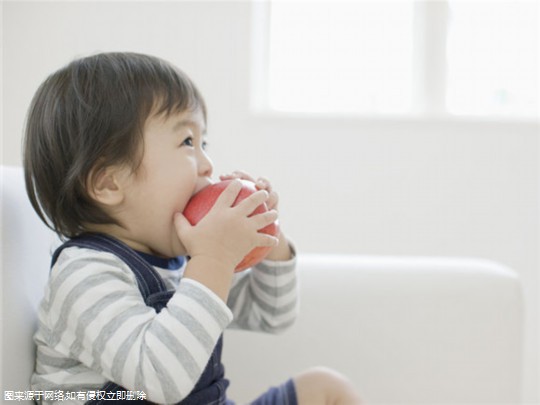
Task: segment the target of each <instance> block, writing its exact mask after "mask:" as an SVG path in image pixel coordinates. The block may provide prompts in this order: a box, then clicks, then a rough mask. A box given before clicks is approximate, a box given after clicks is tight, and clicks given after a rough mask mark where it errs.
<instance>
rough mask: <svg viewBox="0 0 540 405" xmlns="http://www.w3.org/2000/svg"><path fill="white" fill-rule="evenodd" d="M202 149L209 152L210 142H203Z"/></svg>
mask: <svg viewBox="0 0 540 405" xmlns="http://www.w3.org/2000/svg"><path fill="white" fill-rule="evenodd" d="M201 147H202V149H203V150H207V149H208V142H206V141H202V145H201Z"/></svg>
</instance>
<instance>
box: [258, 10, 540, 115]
mask: <svg viewBox="0 0 540 405" xmlns="http://www.w3.org/2000/svg"><path fill="white" fill-rule="evenodd" d="M254 7H256V8H257V7H259V8H260V7H266V8H265V12H264V13H265V14H264V16H265V17H266V25H264V24H262V25H261V24H260V23H261V21H263V20H264V19H263V18H262V16H263V14H259V17H258V21H256V22H255V23H256V26H258V27H259V28H260V27H261V26H262V27H265V29H266V30H265V31H264V35H262V36H260V37H259V38H262V37H264V36H266V37H267V38H266V40H267V42H266V46H265V47H263V49H264V50H265V52H266V55H264V57H262V55H261V54H259V56H260V57H262V60H264V61H265V62H264V64H261V63H260V62H259V63H260V66H261V69H262V76H258V77H256V79H257V81H258V83H257V84H258V85H259V86H260V82H261V79H262V82H263V83H265V88H264V89H261V88H259V90H261V91H260V92H259V95H261V94H262V95H263V98H264V100H262V104H263V106H264V107H265V108H270V109H272V110H274V111H283V112H295V113H328V114H343V113H345V114H392V115H395V114H407V115H409V114H457V115H505V116H514V117H515V116H518V117H532V116H535V115H536V114H537V111H538V94H537V93H538V57H537V50H538V6H537V4H536V2H534V1H515V2H510V1H501V2H485V1H478V2H476V1H467V2H465V1H459V0H457V1H452V0H448V1H422V2H418V1H356V2H352V1H335V2H332V1H319V2H312V1H309V2H303V1H293V2H288V1H272V2H270V3H269V4H268V3H264V2H255V3H254ZM259 13H260V11H259ZM263 22H264V21H263ZM263 30H264V29H263ZM259 32H261V31H259ZM260 52H261V51H260ZM259 73H260V72H259Z"/></svg>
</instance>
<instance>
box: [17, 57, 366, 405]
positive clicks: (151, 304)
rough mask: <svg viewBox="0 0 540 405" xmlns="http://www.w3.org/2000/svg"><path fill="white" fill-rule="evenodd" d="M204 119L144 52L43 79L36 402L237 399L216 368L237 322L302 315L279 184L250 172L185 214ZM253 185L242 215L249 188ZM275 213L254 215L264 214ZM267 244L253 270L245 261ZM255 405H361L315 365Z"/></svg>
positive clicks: (188, 86)
mask: <svg viewBox="0 0 540 405" xmlns="http://www.w3.org/2000/svg"><path fill="white" fill-rule="evenodd" d="M206 115H207V110H206V106H205V102H204V100H203V97H202V96H201V94H200V93H199V91H198V90H197V88H196V87H195V85H194V84H193V83H192V81H191V80H190V79H189V78H188V77H187V76H186V75H185V74H184V73H183V72H181V71H180V70H179V69H177V68H175V67H173V66H171V65H170V64H169V63H167V62H165V61H163V60H161V59H158V58H155V57H152V56H147V55H142V54H135V53H103V54H98V55H94V56H90V57H86V58H82V59H79V60H75V61H73V62H72V63H70V64H69V65H67V66H66V67H64V68H62V69H60V70H59V71H57V72H55V73H54V74H52V75H51V76H50V77H48V78H47V79H46V80H45V82H44V83H43V84H42V85H41V87H40V88H39V90H38V91H37V93H36V95H35V97H34V99H33V101H32V104H31V107H30V110H29V114H28V120H27V126H26V134H25V144H24V169H25V179H26V186H27V191H28V194H29V197H30V200H31V202H32V205H33V206H34V209H35V210H36V211H37V213H38V215H39V216H40V217H41V219H42V220H43V221H44V222H45V223H46V224H47V225H48V226H49V227H50V228H52V229H53V230H54V231H55V232H56V233H57V234H58V235H59V236H60V237H61V238H62V239H63V241H64V243H63V244H62V245H61V246H60V247H59V248H58V249H57V250H56V251H55V252H54V254H53V260H52V264H51V272H50V277H49V281H48V284H47V287H46V291H45V296H44V299H43V301H42V303H41V306H40V310H39V325H38V330H37V332H36V335H35V342H36V344H37V360H36V367H35V372H34V374H33V376H32V381H31V383H32V389H33V390H34V391H35V392H40V393H42V395H40V396H39V397H38V402H39V403H41V404H53V403H56V402H58V403H65V401H64V400H66V399H68V400H69V403H74V404H85V403H88V404H98V403H101V402H104V401H107V400H110V401H112V400H114V401H115V403H117V404H118V403H122V402H124V401H125V402H126V403H128V404H129V403H131V404H133V403H167V404H175V403H181V404H184V405H190V404H193V405H204V404H232V403H233V402H232V401H231V400H230V399H228V398H227V396H226V388H227V386H228V381H227V379H226V378H225V374H224V367H223V366H222V364H221V348H222V338H221V337H222V334H223V331H224V329H225V328H227V327H236V328H242V329H249V330H257V331H264V332H270V333H277V332H280V331H282V330H284V329H285V328H287V327H289V326H290V325H291V324H292V323H293V322H294V319H295V316H296V302H297V297H296V273H295V263H296V261H295V253H294V250H293V248H292V247H291V244H290V243H289V241H288V240H287V238H286V237H285V235H284V234H283V233H280V234H279V235H278V237H273V236H270V235H266V234H263V233H259V232H257V231H258V230H259V229H261V228H263V227H265V226H267V225H268V224H270V223H272V222H274V221H275V220H276V219H277V216H278V214H277V206H278V194H277V193H276V191H275V190H274V189H273V188H272V186H271V183H270V182H269V181H268V180H266V179H264V178H259V179H255V178H253V177H252V176H250V175H249V174H247V173H244V172H234V173H232V174H228V175H223V176H220V179H222V180H225V179H233V181H232V182H231V183H230V185H229V186H228V187H227V188H226V189H225V191H224V192H223V193H222V194H221V196H220V197H219V198H218V200H217V202H216V204H215V205H214V207H213V208H212V209H211V210H210V212H209V213H208V215H207V216H205V217H204V218H203V219H202V220H201V221H200V222H199V223H198V224H197V225H196V226H192V225H190V223H189V222H188V221H187V220H186V218H185V217H184V216H183V215H182V212H183V210H184V207H185V206H186V203H187V202H188V200H189V199H190V197H191V196H192V195H193V194H195V193H196V192H198V191H199V190H201V189H202V188H203V187H205V186H207V185H208V184H210V183H211V178H212V175H213V165H212V162H211V160H210V158H209V157H208V154H207V151H206V145H207V142H206V138H207V134H206V122H207V116H206ZM235 179H247V180H251V181H254V182H255V183H256V186H257V189H258V191H257V192H256V193H254V194H252V195H251V196H250V197H248V198H246V199H245V200H243V201H242V202H241V203H240V204H238V205H237V206H234V207H233V206H232V205H233V202H234V200H235V198H236V196H237V195H238V193H239V191H240V187H241V184H240V182H239V181H234V180H235ZM264 202H265V203H266V204H267V205H268V207H269V211H268V212H266V213H263V214H258V215H253V216H250V214H251V213H252V211H253V210H254V209H255V207H257V206H258V205H260V204H262V203H264ZM257 246H270V247H272V250H271V251H270V254H269V255H268V256H267V258H266V259H265V260H264V261H263V262H261V263H260V264H258V265H256V266H254V267H253V268H252V269H249V270H247V271H244V272H241V273H237V274H235V273H234V268H235V267H236V265H237V264H238V263H239V262H240V261H241V259H242V258H243V257H244V256H245V255H246V254H247V253H248V252H249V251H250V250H252V249H253V248H254V247H257ZM252 403H253V404H289V405H291V404H297V403H298V404H307V405H315V404H333V403H335V404H338V403H341V404H356V403H359V401H358V397H357V394H356V393H355V392H354V390H353V388H352V387H351V385H350V383H349V382H348V381H347V380H346V379H345V378H343V377H342V376H341V375H339V374H338V373H336V372H334V371H331V370H328V369H324V368H315V369H310V370H307V371H306V372H304V373H301V374H300V375H297V376H294V377H292V378H291V379H290V380H288V381H286V382H284V383H283V384H282V385H281V386H278V387H273V388H270V389H269V390H268V391H267V392H266V393H264V394H262V395H261V396H260V397H259V398H257V399H254V400H253V402H252Z"/></svg>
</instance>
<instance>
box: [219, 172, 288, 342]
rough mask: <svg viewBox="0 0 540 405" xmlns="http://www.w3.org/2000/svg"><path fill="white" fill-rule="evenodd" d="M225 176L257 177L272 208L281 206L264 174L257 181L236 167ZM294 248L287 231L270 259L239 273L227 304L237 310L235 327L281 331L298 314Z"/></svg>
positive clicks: (281, 233)
mask: <svg viewBox="0 0 540 405" xmlns="http://www.w3.org/2000/svg"><path fill="white" fill-rule="evenodd" d="M220 178H221V180H228V179H232V178H241V179H245V180H250V181H253V182H254V183H255V184H256V187H257V188H258V189H260V190H266V191H267V192H268V194H269V197H268V200H267V201H266V204H267V206H268V209H270V210H277V208H278V207H277V206H278V201H279V197H278V194H277V193H276V192H275V191H274V190H272V186H271V184H270V182H269V181H268V180H266V179H264V178H260V179H259V180H257V181H255V180H254V179H253V178H252V177H250V176H249V175H248V174H247V173H245V172H241V171H236V172H234V173H233V174H231V175H225V176H221V177H220ZM295 267H296V259H295V253H294V250H293V248H292V246H291V244H290V242H289V241H288V240H287V238H286V237H285V235H284V234H283V232H280V234H279V242H278V245H277V246H275V247H274V248H273V249H272V250H271V251H270V253H269V254H268V255H267V257H266V259H265V260H264V261H263V262H261V263H259V264H258V265H256V266H254V267H253V268H252V269H250V270H247V271H244V272H241V273H238V274H236V276H235V279H234V284H233V287H232V289H231V291H230V295H229V300H228V302H227V304H228V305H229V307H230V308H231V310H232V312H233V314H234V321H233V323H232V324H231V327H234V328H241V329H249V330H259V331H264V332H269V333H279V332H281V331H283V330H285V329H286V328H288V327H289V326H290V325H291V324H292V323H293V322H294V320H295V319H296V316H297V312H298V311H297V302H298V298H297V278H296V271H295Z"/></svg>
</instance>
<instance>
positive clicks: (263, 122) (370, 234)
mask: <svg viewBox="0 0 540 405" xmlns="http://www.w3.org/2000/svg"><path fill="white" fill-rule="evenodd" d="M308 4H309V3H306V7H308ZM485 7H486V10H488V9H489V3H488V2H486V3H485ZM251 11H252V10H251V4H250V3H249V2H247V1H239V2H225V1H221V2H216V3H211V2H198V3H194V2H193V3H192V2H164V3H152V2H134V3H131V2H119V3H109V2H96V3H80V2H55V3H45V2H35V3H26V2H18V1H17V2H4V3H3V20H2V30H3V32H2V34H3V38H2V45H3V55H2V80H3V84H2V85H3V97H2V102H3V107H2V114H3V119H2V131H3V134H2V142H3V145H2V162H3V164H9V165H20V163H21V157H20V155H21V149H20V144H21V134H22V131H23V123H24V118H25V114H26V109H27V107H28V104H29V102H30V99H31V97H32V95H33V93H34V92H35V90H36V88H37V87H38V85H39V84H40V83H41V82H42V81H43V80H44V79H45V77H46V76H47V75H48V74H49V73H51V72H52V71H54V70H56V69H58V68H59V67H61V66H63V65H65V64H66V63H68V62H69V61H70V60H72V59H73V58H75V57H79V56H86V55H89V54H91V53H95V52H99V51H137V52H143V53H150V54H154V55H157V56H160V57H163V58H165V59H168V60H169V61H171V62H173V63H174V64H176V65H178V66H179V67H181V68H182V69H183V70H185V71H186V72H187V73H188V74H189V75H190V76H191V77H192V78H193V79H194V81H195V82H196V83H197V84H198V86H199V88H200V89H201V91H202V93H203V94H204V95H205V98H206V100H207V103H208V106H209V141H210V154H211V156H212V157H213V160H214V164H215V169H216V174H219V173H224V172H228V171H231V170H234V169H237V168H238V169H244V170H247V171H249V172H251V173H253V174H254V175H256V176H257V175H264V176H266V177H268V178H270V179H271V180H272V182H273V184H274V187H275V188H276V190H278V191H279V193H280V195H281V204H280V207H281V222H282V227H283V229H284V231H285V232H286V233H287V234H288V235H289V236H290V237H291V238H292V239H294V241H295V243H296V246H297V248H298V249H299V250H301V251H305V252H332V253H354V254H374V255H448V256H476V257H483V258H489V259H493V260H497V261H500V262H502V263H504V264H506V265H508V266H510V267H512V268H514V269H515V270H516V271H517V272H518V273H519V274H520V275H521V277H522V280H523V286H524V291H525V304H526V321H527V324H526V342H525V347H526V349H525V364H524V381H525V382H524V400H525V402H526V403H539V402H540V394H539V392H538V389H539V387H538V381H540V376H539V373H538V363H539V356H540V353H539V345H538V341H539V336H538V318H539V311H538V305H539V302H538V293H539V285H538V282H539V279H538V267H539V257H538V248H539V232H538V229H539V225H540V215H539V212H540V211H539V207H540V201H539V188H540V179H539V165H538V162H539V153H540V148H539V138H538V132H539V131H538V129H539V127H538V122H532V121H529V122H518V121H496V120H495V121H489V120H472V119H468V120H457V119H451V118H444V117H431V118H426V119H420V118H414V119H413V118H411V119H406V118H400V119H397V118H396V119H392V118H386V119H381V118H375V117H373V118H369V117H362V118H354V117H341V118H340V117H334V118H332V117H326V118H324V117H321V116H306V115H304V116H278V115H272V114H262V113H260V112H257V113H256V112H253V110H252V108H251V105H250V100H251V92H252V90H253V88H252V87H251V83H250V80H251V77H252V75H253V71H252V67H253V64H252V57H253V52H252V50H253V47H254V43H253V35H252V18H251V17H252V13H251ZM256 46H257V44H255V49H257V48H256ZM328 277H332V274H328ZM494 338H496V337H494Z"/></svg>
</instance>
